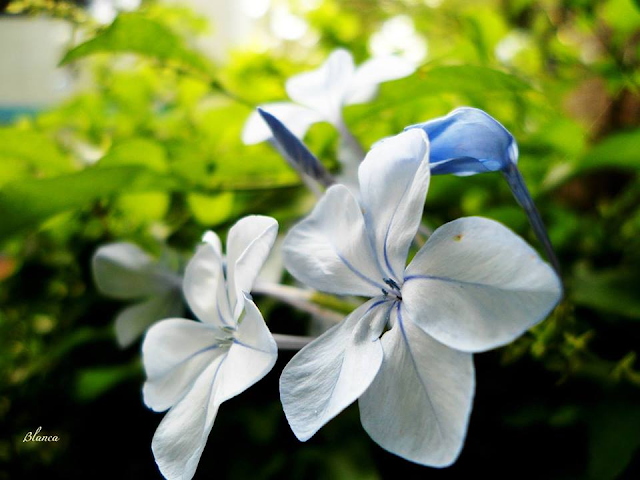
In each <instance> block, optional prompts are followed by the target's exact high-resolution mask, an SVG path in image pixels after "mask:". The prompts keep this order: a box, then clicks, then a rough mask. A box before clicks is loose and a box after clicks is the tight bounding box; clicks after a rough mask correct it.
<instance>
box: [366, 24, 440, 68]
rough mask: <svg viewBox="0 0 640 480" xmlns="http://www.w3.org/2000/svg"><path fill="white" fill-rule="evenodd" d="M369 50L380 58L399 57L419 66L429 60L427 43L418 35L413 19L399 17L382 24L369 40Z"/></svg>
mask: <svg viewBox="0 0 640 480" xmlns="http://www.w3.org/2000/svg"><path fill="white" fill-rule="evenodd" d="M369 49H370V50H371V52H372V53H373V54H374V55H376V56H378V55H380V56H382V55H397V56H399V57H401V58H404V59H405V60H407V61H409V62H413V63H414V64H419V63H421V62H422V61H424V59H425V58H427V53H428V48H427V41H426V40H425V38H424V37H422V36H421V35H419V34H418V33H416V29H415V26H414V24H413V20H412V19H411V17H409V16H407V15H398V16H396V17H393V18H390V19H389V20H387V21H386V22H384V23H383V24H382V26H381V27H380V30H379V31H378V32H376V33H374V34H373V35H371V38H370V39H369Z"/></svg>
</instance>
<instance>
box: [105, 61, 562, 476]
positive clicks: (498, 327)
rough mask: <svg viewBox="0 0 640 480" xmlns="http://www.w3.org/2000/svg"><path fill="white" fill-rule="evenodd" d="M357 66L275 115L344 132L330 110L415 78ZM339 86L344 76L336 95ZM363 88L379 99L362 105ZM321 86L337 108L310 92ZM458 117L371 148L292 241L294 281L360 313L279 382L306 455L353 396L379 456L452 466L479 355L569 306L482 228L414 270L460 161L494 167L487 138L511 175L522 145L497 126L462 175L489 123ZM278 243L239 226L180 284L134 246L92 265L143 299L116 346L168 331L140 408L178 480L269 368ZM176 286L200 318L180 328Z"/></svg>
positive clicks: (148, 366) (504, 231)
mask: <svg viewBox="0 0 640 480" xmlns="http://www.w3.org/2000/svg"><path fill="white" fill-rule="evenodd" d="M347 55H348V54H347V53H346V52H344V51H338V52H336V53H334V54H333V55H332V56H331V57H330V59H329V61H328V62H327V63H326V64H325V65H324V66H323V67H321V69H320V70H319V71H317V72H314V73H313V74H307V76H300V77H297V78H296V79H292V80H291V81H290V82H289V84H288V85H287V89H288V91H289V93H290V95H291V97H292V98H293V99H294V100H296V101H297V102H298V103H300V104H301V105H302V106H293V105H288V106H286V108H285V107H284V106H283V105H280V106H271V107H268V108H271V112H272V113H273V114H274V115H276V114H278V113H283V112H284V114H285V116H287V115H288V114H287V112H289V113H291V112H294V113H295V112H297V113H295V115H294V116H296V115H298V116H299V117H300V118H306V120H305V121H303V120H299V118H298V120H299V121H298V120H295V121H294V120H290V121H293V125H296V128H297V133H298V134H299V135H302V134H303V133H304V131H305V130H306V128H307V127H308V125H309V122H310V121H311V120H313V121H315V120H318V119H321V118H322V119H325V120H328V121H330V122H332V123H334V124H336V125H337V126H339V127H340V125H342V117H341V115H340V114H339V113H336V112H340V108H341V106H342V105H344V104H346V103H349V102H352V101H355V100H354V99H357V98H359V97H358V95H360V96H363V95H364V94H365V93H366V95H364V96H367V97H370V95H371V92H372V91H373V86H374V85H375V84H377V83H378V82H379V81H383V80H385V79H390V78H397V77H399V76H402V75H400V73H403V74H406V73H410V72H409V71H408V70H400V71H398V70H393V65H394V64H393V62H392V61H391V60H389V59H386V60H385V62H387V63H385V64H384V65H386V66H384V68H383V67H382V64H380V65H377V64H374V65H377V66H376V67H375V68H374V66H372V65H371V64H365V65H363V66H361V67H360V69H359V70H357V71H356V70H354V67H353V62H352V60H350V59H351V57H350V55H349V56H347ZM389 62H391V63H389ZM345 65H346V66H345ZM367 69H369V70H371V71H373V72H378V73H380V75H378V76H374V77H375V81H371V82H369V83H366V82H364V81H363V80H362V78H361V77H363V76H365V77H366V75H365V74H364V73H362V72H363V71H365V72H367V71H368V70H367ZM394 71H395V73H394V74H392V73H391V72H394ZM381 72H383V73H384V74H382V73H381ZM394 75H395V77H394ZM332 78H339V79H341V80H340V82H338V83H337V84H333V83H331V82H332V80H331V79H332ZM358 85H360V86H361V85H368V86H367V88H366V89H365V90H364V91H363V90H361V89H360V87H358ZM320 87H321V88H320ZM318 89H320V90H322V91H323V92H324V93H327V92H328V93H327V94H328V95H329V96H328V97H326V98H324V97H322V95H315V94H314V92H317V91H318ZM305 99H306V100H305ZM309 99H312V100H313V101H311V100H309ZM307 100H308V101H307ZM305 115H306V117H305ZM276 116H277V115H276ZM462 116H463V117H464V122H463V123H460V122H458V116H457V114H456V115H454V116H453V117H452V116H448V117H445V120H439V122H440V123H438V124H437V129H436V127H434V126H433V125H435V124H434V123H433V122H431V123H429V122H428V123H427V124H425V125H426V126H425V127H424V128H412V129H409V130H407V131H405V132H403V133H400V134H399V135H396V136H395V137H391V138H388V139H385V140H383V141H381V142H378V143H377V144H376V145H375V146H374V147H373V148H372V149H371V150H370V151H369V153H368V154H367V155H366V157H365V158H364V160H363V161H362V162H361V163H360V164H359V166H358V168H357V178H355V179H353V180H354V181H355V182H356V183H357V185H356V189H355V190H353V189H348V188H347V187H345V186H344V185H342V184H339V183H338V184H334V185H332V186H330V187H329V188H327V189H326V191H325V192H324V195H323V196H322V197H321V198H320V200H319V201H318V202H317V204H316V206H315V208H314V209H313V211H312V212H311V213H310V214H309V215H308V216H307V217H306V218H304V219H302V220H301V221H300V222H299V223H298V224H296V225H294V226H293V227H292V228H291V229H290V230H289V232H288V234H287V235H286V238H285V240H284V242H283V245H282V254H283V259H284V266H285V267H286V269H287V270H288V271H289V272H290V273H291V274H292V275H293V276H294V277H295V278H296V279H297V280H299V281H300V282H302V283H304V284H305V285H307V286H309V287H311V288H313V289H315V290H318V291H323V292H328V293H331V294H336V295H350V296H358V297H363V298H364V299H367V300H366V301H364V303H363V304H362V305H361V306H360V307H358V308H356V309H355V310H354V311H353V312H352V313H351V314H350V315H348V316H347V317H346V318H345V319H343V320H342V321H340V322H339V323H338V324H337V325H335V326H333V327H331V328H330V329H329V330H327V331H326V332H325V333H323V334H322V335H321V336H319V337H318V338H315V339H314V340H313V341H311V342H310V343H308V344H307V345H306V346H304V347H303V348H302V349H301V350H300V351H299V352H298V353H297V354H296V355H295V356H294V357H293V359H292V360H291V361H290V362H289V364H288V365H287V366H286V367H285V368H284V370H283V372H282V375H281V377H280V397H281V400H282V405H283V409H284V413H285V415H286V418H287V420H288V421H289V424H290V426H291V429H292V430H293V432H294V434H295V435H296V436H297V437H298V438H299V439H300V440H301V441H306V440H308V439H309V438H311V437H312V436H313V435H314V434H315V433H316V432H317V431H318V430H319V429H320V428H321V427H322V426H323V425H325V424H326V423H327V422H329V421H330V420H331V419H332V418H333V417H335V416H336V415H338V414H339V413H340V412H341V411H342V410H343V409H345V408H346V407H347V406H349V405H350V404H351V403H353V402H354V401H356V400H358V403H359V407H360V417H361V421H362V425H363V427H364V429H365V430H366V431H367V433H368V434H369V435H370V437H371V438H372V439H373V440H374V441H375V442H376V443H378V444H379V445H380V446H381V447H383V448H385V449H386V450H388V451H390V452H392V453H394V454H396V455H399V456H401V457H403V458H405V459H407V460H410V461H412V462H416V463H419V464H422V465H428V466H435V467H443V466H447V465H450V464H451V463H452V462H454V461H455V460H456V458H457V457H458V455H459V453H460V450H461V448H462V446H463V443H464V438H465V435H466V431H467V424H468V420H469V415H470V412H471V407H472V402H473V396H474V389H475V375H474V367H473V359H472V355H473V353H477V352H483V351H486V350H489V349H492V348H496V347H499V346H501V345H504V344H506V343H508V342H511V341H512V340H513V339H515V338H516V337H518V336H519V335H521V334H522V333H523V332H525V331H526V330H527V329H529V328H531V327H532V326H533V325H535V324H536V323H538V322H540V321H542V320H543V319H544V318H545V317H546V316H547V315H548V314H549V312H550V311H551V310H552V309H553V308H554V306H555V305H556V304H557V302H558V301H559V299H560V298H561V295H562V285H561V282H560V279H559V277H558V275H557V274H556V272H555V271H554V269H553V268H551V267H550V266H549V265H548V264H547V263H545V262H544V261H543V260H542V259H541V258H540V256H539V255H538V254H537V253H536V251H535V250H533V248H531V247H530V246H529V245H528V244H527V243H526V242H525V241H524V240H523V239H521V238H520V237H518V236H517V235H516V234H514V233H513V232H512V231H511V230H509V229H508V228H506V227H504V226H502V225H501V224H499V223H497V222H495V221H492V220H489V219H485V218H479V217H471V218H461V219H458V220H455V221H453V222H450V223H447V224H445V225H443V226H441V227H440V228H438V229H437V230H436V231H435V232H434V233H433V234H432V235H431V236H430V237H429V239H428V240H427V241H426V243H424V245H422V247H421V248H420V249H419V250H418V251H417V253H415V255H414V256H413V257H412V259H411V261H409V262H408V265H407V260H408V257H409V253H410V249H411V247H412V245H413V244H414V240H415V237H416V234H417V232H418V229H419V227H420V224H421V220H422V210H423V206H424V202H425V198H426V195H427V190H428V187H429V182H430V178H431V175H432V171H433V169H440V170H443V169H444V168H445V167H446V169H447V173H456V168H458V170H457V172H461V171H462V170H461V169H462V168H463V167H457V166H456V165H463V164H464V168H465V169H469V168H471V167H473V168H476V170H470V171H472V173H479V172H480V171H481V170H478V169H479V168H481V167H482V168H485V167H486V165H487V164H489V165H493V164H492V163H488V162H490V161H491V160H492V158H485V157H490V156H492V155H494V153H495V152H494V150H491V148H489V147H488V145H489V143H491V139H492V138H493V137H491V135H495V136H496V137H495V138H496V142H497V143H496V145H498V147H499V148H498V150H496V151H498V154H500V155H502V154H504V155H507V153H509V155H511V156H510V157H508V158H509V159H511V160H510V162H511V163H509V164H508V165H507V167H508V168H510V165H512V164H515V157H514V156H513V155H514V153H513V152H514V148H515V147H514V145H515V141H511V140H512V139H511V140H509V138H508V137H505V138H506V139H507V140H508V141H505V139H504V138H498V137H499V136H500V135H504V133H503V132H502V130H504V128H503V127H501V126H500V127H501V128H502V130H500V129H497V128H493V127H492V128H493V130H492V129H485V130H486V131H487V132H489V133H488V135H489V137H488V138H484V137H483V140H482V147H483V148H484V150H483V152H488V153H486V155H484V156H478V157H477V158H478V161H477V162H475V163H473V162H472V163H469V162H470V159H471V160H472V159H473V155H472V153H473V152H472V150H473V148H472V147H474V145H473V144H472V145H471V146H470V148H466V147H464V148H466V149H465V150H464V155H459V156H458V157H459V158H460V159H461V162H462V163H456V158H458V157H456V156H455V155H453V156H452V155H451V154H450V152H451V151H452V150H451V148H448V147H446V143H443V142H446V141H448V140H447V139H451V138H453V139H454V140H455V142H453V143H455V148H457V149H460V148H462V147H461V145H463V144H462V143H460V139H461V138H462V139H463V138H464V130H465V129H466V128H476V129H477V128H480V127H482V128H485V126H486V125H493V124H492V123H486V125H485V123H483V122H495V120H493V119H491V117H488V115H486V114H483V115H479V114H476V113H474V112H470V111H465V112H463V115H462ZM296 118H297V117H296ZM478 118H479V119H480V120H478ZM290 121H289V122H290ZM296 122H298V123H296ZM442 122H445V123H442ZM447 122H448V123H447ZM495 123H497V122H495ZM252 125H253V126H252ZM287 125H289V123H287ZM442 125H444V126H442ZM479 126H480V127H479ZM254 128H255V130H254ZM430 129H432V130H430ZM447 129H448V130H447ZM262 130H264V129H263V126H262V124H259V122H258V120H257V117H252V119H250V121H249V123H248V126H247V130H245V140H249V141H250V140H256V139H260V138H263V137H264V133H265V132H264V131H262ZM432 131H433V132H434V133H433V135H430V134H431V132H432ZM504 131H505V132H506V130H504ZM443 132H444V133H443ZM446 132H449V133H446ZM492 132H493V133H492ZM507 133H508V132H507ZM431 137H433V138H431ZM509 137H510V134H509ZM430 140H431V143H432V144H430ZM470 141H471V142H473V137H472V140H470ZM515 151H516V152H517V150H515ZM505 158H507V157H505ZM430 160H431V161H430ZM493 160H495V159H493ZM498 160H499V159H498ZM496 161H497V160H496ZM483 165H484V167H483ZM498 165H499V167H496V168H502V167H500V165H502V164H498ZM505 165H506V164H505ZM470 166H471V167H470ZM507 167H505V168H507ZM466 172H467V170H464V172H463V173H466ZM354 191H357V192H358V193H357V196H355V195H354V193H352V192H354ZM277 230H278V224H277V222H276V221H275V220H274V219H272V218H270V217H265V216H248V217H245V218H242V219H241V220H239V221H238V222H237V223H236V224H235V225H234V226H233V227H232V228H231V229H230V230H229V233H228V236H227V241H226V256H225V255H223V253H222V247H221V242H220V239H219V238H218V236H217V235H216V234H215V233H213V232H208V233H207V234H205V236H204V238H203V244H202V245H201V246H200V247H199V248H198V249H197V251H196V253H195V255H194V256H193V258H191V260H190V261H189V262H188V264H187V266H186V269H185V272H184V276H183V278H181V277H180V275H179V274H178V273H175V272H171V271H168V270H167V269H166V267H163V266H162V265H160V264H156V263H154V261H153V260H152V259H151V258H150V257H149V256H148V255H147V254H145V253H144V252H142V251H141V250H139V249H138V248H137V247H135V246H133V245H131V244H112V245H108V246H106V247H103V248H101V249H100V250H99V251H98V252H97V254H96V256H95V258H94V273H95V276H96V282H97V284H98V286H99V288H100V289H101V290H102V291H103V292H104V293H106V294H110V295H112V296H115V297H118V298H122V299H135V300H138V301H139V303H137V304H135V305H134V306H132V307H129V308H128V309H126V310H125V311H123V312H122V313H121V314H120V315H119V317H118V320H117V329H118V337H119V340H120V342H121V344H123V345H128V344H130V343H132V342H133V340H134V339H135V338H136V337H137V336H138V335H139V334H141V333H142V331H143V330H144V329H145V328H146V327H148V326H149V325H150V324H151V323H152V322H154V321H155V320H156V319H160V318H165V319H164V320H161V321H159V322H157V323H154V324H153V325H152V326H151V327H150V328H149V329H148V331H147V333H146V336H145V338H144V342H143V345H142V353H143V360H144V367H145V370H146V374H147V380H146V382H145V384H144V388H143V393H144V402H145V403H146V404H147V406H149V407H150V408H151V409H153V410H155V411H165V410H168V412H167V414H166V415H165V417H164V419H163V420H162V422H161V423H160V426H159V427H158V430H157V431H156V433H155V436H154V438H153V442H152V448H153V453H154V455H155V459H156V462H157V464H158V466H159V468H160V471H161V472H162V474H163V475H164V476H165V477H166V478H168V479H177V478H180V479H190V478H191V477H192V476H193V475H194V473H195V471H196V468H197V465H198V462H199V459H200V456H201V455H202V452H203V450H204V448H205V445H206V441H207V437H208V435H209V433H210V431H211V429H212V426H213V423H214V420H215V417H216V415H217V412H218V408H219V407H220V405H221V404H222V403H223V402H224V401H226V400H228V399H230V398H232V397H234V396H235V395H238V394H239V393H241V392H242V391H244V390H245V389H247V388H248V387H250V386H251V385H253V384H254V383H255V382H257V381H258V380H260V379H261V378H262V377H263V376H264V375H266V374H267V373H268V372H269V371H270V370H271V369H272V367H273V366H274V364H275V361H276V357H277V350H278V347H277V345H276V341H275V340H274V337H273V336H272V334H271V333H270V332H269V330H268V328H267V326H266V324H265V322H264V319H263V318H262V315H261V313H260V311H259V310H258V308H257V306H256V305H255V303H254V302H253V300H252V298H251V296H250V292H251V290H252V288H253V286H254V283H255V281H256V278H257V276H258V273H259V271H260V269H261V267H262V265H263V264H264V262H265V260H266V259H267V256H268V255H269V252H270V250H271V248H272V246H273V245H274V242H275V240H276V235H277ZM180 286H181V293H182V295H183V296H184V299H185V300H186V304H187V305H188V307H189V309H190V311H191V312H193V314H194V316H195V317H196V321H194V320H189V319H185V318H179V316H180V314H181V311H182V305H181V302H180V290H179V287H180ZM283 288H290V287H283ZM166 317H169V318H166ZM173 317H178V318H173Z"/></svg>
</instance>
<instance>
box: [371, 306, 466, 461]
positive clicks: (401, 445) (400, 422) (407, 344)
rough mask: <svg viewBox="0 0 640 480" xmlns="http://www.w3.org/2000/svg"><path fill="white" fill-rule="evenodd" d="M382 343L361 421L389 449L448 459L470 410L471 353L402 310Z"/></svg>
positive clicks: (462, 434) (424, 457)
mask: <svg viewBox="0 0 640 480" xmlns="http://www.w3.org/2000/svg"><path fill="white" fill-rule="evenodd" d="M394 310H396V313H398V309H397V308H396V309H394ZM382 346H383V349H384V361H383V363H382V367H381V368H380V372H379V373H378V376H377V377H376V378H375V380H374V381H373V383H372V384H371V386H370V387H369V389H368V390H367V391H366V392H365V393H364V394H363V395H362V397H360V402H359V405H360V419H361V420H362V426H363V427H364V429H365V430H366V431H367V433H368V434H369V435H370V436H371V438H372V439H373V440H374V441H375V442H376V443H377V444H378V445H380V446H381V447H382V448H384V449H385V450H388V451H390V452H391V453H394V454H396V455H399V456H401V457H403V458H405V459H407V460H410V461H412V462H416V463H420V464H422V465H429V466H433V467H444V466H447V465H450V464H451V463H453V462H454V461H455V459H456V458H457V457H458V454H459V453H460V450H461V448H462V445H463V443H464V438H465V435H466V431H467V423H468V420H469V414H470V413H471V405H472V401H473V393H474V387H475V380H474V369H473V359H472V357H471V355H470V354H468V353H463V352H458V351H456V350H453V349H451V348H449V347H446V346H444V345H442V344H440V343H438V342H436V341H435V340H434V339H432V338H431V337H429V335H427V334H426V333H424V332H423V331H422V330H421V329H420V328H418V327H417V326H415V325H413V324H412V323H411V322H410V321H407V320H406V319H404V321H403V319H402V316H400V315H399V316H398V317H397V321H396V324H395V326H394V327H393V328H392V329H391V330H390V331H388V332H387V333H385V334H384V336H383V337H382Z"/></svg>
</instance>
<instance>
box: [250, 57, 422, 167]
mask: <svg viewBox="0 0 640 480" xmlns="http://www.w3.org/2000/svg"><path fill="white" fill-rule="evenodd" d="M414 71H415V65H413V64H412V63H410V62H408V61H406V60H403V59H402V58H400V57H396V56H384V57H374V58H371V59H369V60H367V61H366V62H364V63H363V64H362V65H360V66H359V67H357V68H356V66H355V64H354V62H353V57H352V56H351V53H349V52H348V51H347V50H344V49H337V50H334V51H333V52H332V53H331V54H330V55H329V58H327V60H326V62H325V63H323V64H322V65H321V66H320V67H319V68H318V69H316V70H312V71H310V72H305V73H301V74H299V75H296V76H294V77H291V78H290V79H289V80H287V83H286V85H285V88H286V91H287V94H288V95H289V97H290V98H291V99H292V100H293V103H292V102H276V103H268V104H266V105H263V106H262V107H261V108H262V109H263V110H264V111H266V112H268V113H270V114H271V115H273V116H275V117H276V118H278V120H280V121H281V122H282V123H283V124H284V125H286V127H287V128H288V129H289V130H291V132H292V133H293V134H294V135H295V136H296V137H298V138H303V137H304V135H305V134H306V132H307V130H308V129H309V127H311V125H313V124H314V123H317V122H329V123H331V124H332V125H333V126H334V127H336V129H338V131H339V132H340V134H341V136H342V139H343V142H344V146H343V153H342V155H340V158H339V160H341V162H342V163H343V170H349V169H353V170H355V169H356V168H357V166H358V164H359V163H360V161H361V160H362V157H364V152H362V148H361V147H360V145H359V144H358V142H357V141H356V139H355V138H353V136H352V135H351V133H350V132H349V130H348V129H347V127H346V125H345V123H344V119H343V117H342V108H343V107H344V106H347V105H354V104H358V103H365V102H368V101H370V100H371V99H373V98H374V97H375V95H376V93H377V90H378V85H379V84H380V83H383V82H387V81H389V80H396V79H399V78H403V77H406V76H409V75H411V74H412V73H413V72H414ZM271 138H272V133H271V130H270V129H269V127H268V126H267V124H266V123H265V122H264V120H263V119H262V117H261V116H260V115H259V114H258V112H253V113H252V114H251V115H250V116H249V118H248V120H247V122H246V124H245V126H244V130H243V132H242V140H243V141H244V143H245V144H247V145H251V144H254V143H259V142H263V141H265V140H269V139H271Z"/></svg>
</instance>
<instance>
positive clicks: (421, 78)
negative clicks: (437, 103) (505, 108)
mask: <svg viewBox="0 0 640 480" xmlns="http://www.w3.org/2000/svg"><path fill="white" fill-rule="evenodd" d="M390 83H391V82H390ZM530 89H531V86H530V85H529V84H528V83H527V82H526V81H524V80H523V79H522V78H520V77H517V76H515V75H512V74H509V73H505V72H502V71H500V70H496V69H494V68H489V67H480V66H476V65H447V66H442V67H434V68H428V69H421V70H419V71H418V73H417V74H414V75H412V76H411V77H408V78H406V79H403V80H398V81H395V82H393V85H388V86H385V87H383V91H384V101H387V100H392V99H395V100H402V99H404V100H409V99H411V98H414V99H415V98H417V97H424V96H433V95H439V94H441V93H445V92H451V93H461V94H477V93H483V94H487V93H503V94H506V93H512V92H516V93H522V92H525V91H527V90H530Z"/></svg>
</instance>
